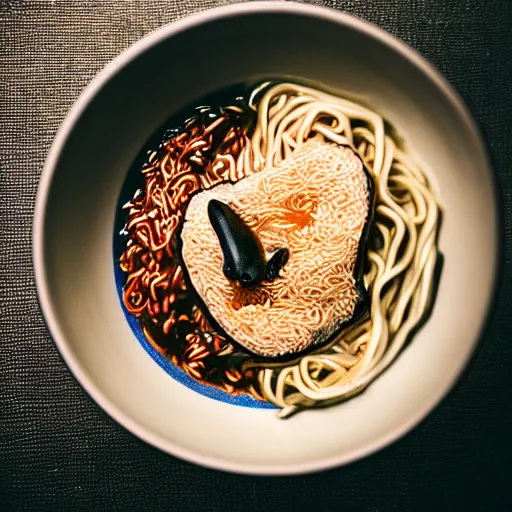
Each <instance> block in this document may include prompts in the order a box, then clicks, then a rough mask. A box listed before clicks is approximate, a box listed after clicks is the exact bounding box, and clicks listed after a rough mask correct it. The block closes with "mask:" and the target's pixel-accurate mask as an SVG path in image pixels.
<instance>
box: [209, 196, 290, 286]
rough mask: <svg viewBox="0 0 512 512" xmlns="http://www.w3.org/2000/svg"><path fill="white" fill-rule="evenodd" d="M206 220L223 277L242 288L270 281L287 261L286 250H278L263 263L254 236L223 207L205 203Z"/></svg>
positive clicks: (263, 257) (263, 260)
mask: <svg viewBox="0 0 512 512" xmlns="http://www.w3.org/2000/svg"><path fill="white" fill-rule="evenodd" d="M208 217H209V219H210V223H211V225H212V227H213V230H214V231H215V234H216V235H217V238H218V240H219V244H220V247H221V250H222V255H223V257H224V266H223V269H222V271H223V273H224V275H225V276H226V278H227V279H229V280H230V281H238V282H239V283H240V285H241V286H242V287H244V288H247V287H252V286H256V285H258V284H260V283H261V282H262V281H265V280H266V281H273V280H275V279H276V278H277V277H278V276H279V271H280V270H281V269H282V268H283V266H284V265H285V264H286V262H287V261H288V255H289V253H288V249H285V248H279V249H277V250H276V251H274V252H273V253H272V255H271V256H270V258H268V259H267V255H266V253H265V250H264V248H263V246H262V244H261V241H260V240H259V238H258V237H257V235H256V234H255V233H254V232H253V231H252V230H251V228H250V227H249V226H248V225H247V224H246V223H245V222H244V221H243V220H242V218H241V217H240V216H239V215H238V214H237V213H235V212H234V211H233V210H232V209H231V208H230V207H229V206H228V205H227V204H224V203H222V202H221V201H218V200H216V199H212V200H211V201H210V202H209V203H208Z"/></svg>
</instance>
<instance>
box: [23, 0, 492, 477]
mask: <svg viewBox="0 0 512 512" xmlns="http://www.w3.org/2000/svg"><path fill="white" fill-rule="evenodd" d="M262 12H282V13H285V14H286V13H290V14H297V15H304V16H309V17H315V18H319V19H323V20H325V21H331V22H333V23H336V24H339V25H344V26H349V27H350V28H351V29H353V30H357V31H359V32H361V33H364V34H365V35H366V36H368V37H370V38H373V39H376V40H378V41H379V42H380V43H382V44H383V45H386V46H388V47H389V48H391V49H393V50H394V51H395V52H397V53H399V54H400V55H401V56H402V57H404V58H405V59H407V60H409V61H410V62H412V63H413V64H414V65H415V66H416V67H417V68H418V69H420V70H421V72H422V73H423V74H424V75H425V77H426V78H427V79H428V80H430V81H431V82H433V83H434V84H435V85H436V86H437V87H438V88H439V89H441V90H442V91H443V93H444V94H445V95H446V97H447V98H448V99H449V101H450V103H451V104H452V105H453V107H454V108H455V109H456V110H457V111H458V112H459V114H460V116H461V118H462V119H463V120H464V122H465V123H466V125H467V126H468V128H469V129H470V132H471V136H472V138H473V140H474V144H475V145H477V146H479V148H480V150H481V151H482V154H483V155H485V158H486V161H487V163H488V166H489V168H491V169H492V166H491V162H490V159H489V156H488V152H487V149H486V147H485V144H484V143H483V137H482V135H481V133H480V130H479V128H478V126H477V124H476V122H475V121H474V119H473V117H472V115H471V114H470V112H469V109H468V108H467V107H466V105H465V103H464V102H463V100H462V99H461V97H460V96H459V94H458V93H457V92H456V91H455V89H454V88H453V87H452V86H451V84H450V83H449V82H448V81H447V80H446V79H445V78H444V77H443V76H442V75H441V74H440V73H439V72H438V71H437V70H436V69H435V67H434V66H433V65H431V64H430V63H429V62H428V61H427V60H426V59H425V58H423V57H422V56H421V55H420V54H419V53H417V52H416V51H415V50H413V49H412V48H410V47H409V46H407V45H406V44H405V43H404V42H402V41H400V40H398V39H397V38H395V37H394V36H393V35H391V34H389V33H387V32H385V31H384V30H383V29H381V28H379V27H378V26H376V25H374V24H372V23H370V22H368V21H365V20H362V19H360V18H357V17H355V16H353V15H349V14H346V13H343V12H340V11H335V10H333V9H330V8H326V7H319V6H313V5H308V4H301V3H296V2H283V1H278V2H272V3H269V2H265V1H256V2H250V3H248V4H231V5H227V6H221V7H215V8H213V9H209V10H206V11H202V12H199V13H196V14H192V15H190V16H188V17H186V18H183V19H181V20H178V21H175V22H173V23H171V24H168V25H165V26H163V27H161V28H159V29H157V30H156V31H154V32H152V33H150V34H148V35H147V36H145V37H144V38H143V39H141V40H140V41H138V42H136V43H135V44H133V45H132V46H131V47H129V48H128V49H127V50H125V51H124V52H123V53H121V54H120V55H119V56H118V57H116V58H115V59H114V60H112V61H111V62H110V63H109V64H107V65H106V66H105V67H104V68H103V69H102V70H101V71H100V72H99V73H98V74H97V75H96V76H95V78H94V79H93V80H92V81H91V82H90V84H89V85H88V86H87V87H86V88H85V89H84V91H83V92H82V93H81V95H80V96H79V98H78V99H77V101H76V102H75V103H74V105H73V106H72V108H71V109H70V111H69V113H68V114H67V116H66V118H65V119H64V121H63V122H62V124H61V126H60V128H59V130H58V132H57V135H56V136H55V139H54V142H53V144H52V146H51V148H50V150H49V153H48V155H47V158H46V161H45V164H44V166H43V170H42V173H41V178H40V181H39V185H38V191H37V196H36V203H35V211H34V222H33V227H32V239H33V250H32V258H33V266H34V274H35V282H36V288H37V293H38V298H39V303H40V306H41V310H42V312H43V316H44V318H45V321H46V324H47V326H48V329H49V331H50V334H51V336H52V338H53V340H54V342H55V345H56V346H57V349H58V351H59V352H60V355H61V356H62V358H63V359H64V361H65V363H66V365H67V366H68V367H69V369H70V370H71V372H72V374H73V375H74V377H75V378H76V379H77V381H78V382H79V384H80V385H81V386H82V387H83V388H84V389H85V391H86V392H87V393H88V394H89V395H90V397H91V398H93V400H94V401H95V402H96V403H97V404H98V405H99V406H100V407H101V408H102V409H103V410H104V411H105V412H107V413H108V415H109V416H110V417H111V418H113V419H114V420H115V421H116V422H117V423H119V424H120V425H121V426H123V427H124V428H126V429H127V430H128V431H130V432H131V433H133V434H134V435H136V436H137V437H139V438H140V439H142V440H143V441H145V442H147V443H148V444H150V445H152V446H154V447H156V448H159V449H160V450H162V451H164V452H167V453H169V454H170V455H173V456H176V457H178V458H181V459H183V460H186V461H188V462H192V463H195V464H198V465H201V466H204V467H209V468H212V469H217V470H221V471H227V472H234V473H244V474H252V475H269V476H270V475H273V476H278V475H297V474H305V473H313V472H318V471H323V470H327V469H330V468H333V467H337V466H341V465H346V464H349V463H351V462H354V461H356V460H359V459H361V458H363V457H366V456H368V455H371V454H373V453H375V452H377V451H379V450H380V449H383V448H385V447H386V446H388V445H390V444H391V443H393V442H395V441H397V440H398V439H400V438H401V437H403V436H404V435H405V434H406V433H407V432H409V431H410V430H412V429H413V428H414V427H415V426H417V425H418V423H420V422H421V421H422V420H423V419H424V418H425V417H426V416H427V415H428V414H429V413H430V412H431V411H432V410H433V409H434V408H435V407H436V406H437V405H438V404H439V403H440V402H441V400H442V399H443V398H444V397H445V396H446V395H447V393H448V392H449V391H450V390H451V389H452V388H453V386H454V385H455V383H456V382H457V380H458V379H459V377H460V376H461V375H462V373H463V371H456V372H454V373H453V374H452V375H451V376H450V378H449V379H448V380H447V384H446V385H445V387H444V389H442V390H440V391H439V392H438V393H437V394H436V395H435V396H432V397H431V400H429V401H428V402H426V403H424V404H423V407H422V408H421V409H419V410H418V412H417V414H416V415H414V416H413V417H411V418H410V419H409V421H407V422H405V423H403V424H402V425H401V427H400V428H397V429H395V430H394V431H393V432H391V433H389V434H388V435H385V436H381V437H380V438H378V439H375V440H374V442H373V443H371V444H368V445H367V446H366V447H365V448H364V449H358V450H353V451H352V452H349V453H346V454H343V455H338V456H333V457H330V458H326V459H323V460H321V461H318V462H313V463H306V464H301V465H297V464H294V465H288V464H283V465H273V466H269V465H249V464H236V463H230V462H226V461H220V460H218V459H215V458H210V457H205V456H202V455H201V454H199V453H194V452H192V451H189V450H183V449H182V448H180V447H179V446H176V445H173V444H172V443H169V441H167V440H165V439H163V438H161V437H160V436H157V435H155V434H154V433H152V432H150V431H149V430H147V429H145V428H143V427H142V426H141V425H139V424H138V423H137V422H136V421H134V420H133V419H132V418H130V417H128V416H127V415H125V414H124V413H123V412H122V411H121V410H120V409H118V408H117V407H116V406H115V404H113V403H111V402H110V401H109V400H107V399H106V398H105V397H104V396H103V395H102V393H101V392H100V390H98V389H97V388H96V386H95V385H94V383H93V382H91V380H90V379H89V377H88V375H87V374H86V372H85V371H84V370H83V368H82V366H81V365H80V362H79V361H78V360H77V359H76V358H75V357H74V355H73V353H72V352H71V351H70V350H69V348H68V346H67V343H66V340H65V337H64V335H63V332H62V330H61V328H60V326H59V321H58V315H57V313H56V311H55V308H54V305H53V302H52V298H51V296H50V293H49V288H48V283H47V274H46V268H45V255H44V247H45V236H44V222H45V214H46V207H47V200H48V195H49V191H50V186H51V181H52V178H53V174H54V172H55V169H56V167H57V164H58V161H59V156H60V153H61V151H62V149H63V147H64V146H65V144H66V141H67V139H68V136H69V134H70V133H71V131H72V130H73V128H74V126H75V124H76V123H77V121H78V120H79V119H80V117H81V115H82V113H83V112H84V111H85V110H86V108H87V107H88V105H89V104H90V102H91V101H92V99H93V98H94V96H95V95H96V93H97V92H98V91H99V90H100V89H101V88H102V87H103V85H104V84H105V83H107V82H108V81H109V80H110V78H111V77H112V76H113V75H115V74H116V73H118V72H119V71H120V70H121V69H122V68H123V67H124V66H125V65H127V63H129V62H130V61H131V60H132V59H134V58H135V57H137V56H138V55H140V54H142V53H143V52H145V51H146V50H148V49H149V48H151V47H152V46H153V45H155V44H157V43H158V42H160V41H162V40H164V39H165V38H168V37H171V36H173V35H175V34H178V33H180V32H183V31H186V30H187V29H189V28H192V27H195V26H198V25H200V24H203V23H207V22H209V21H213V20H216V19H219V18H223V17H224V18H225V17H235V16H238V15H244V14H251V13H255V14H256V13H262ZM496 182H497V178H496V175H495V173H493V188H494V195H495V197H496V203H495V204H494V205H493V208H494V210H495V211H494V219H495V224H496V231H497V234H498V236H497V240H498V242H497V247H496V255H497V261H496V262H495V272H494V277H493V282H494V287H493V293H492V300H491V304H490V306H489V310H488V314H487V317H486V318H484V319H483V321H482V324H481V327H480V332H479V334H481V332H482V329H483V327H484V326H485V325H486V324H487V323H488V321H489V317H490V312H491V308H492V305H493V304H494V300H495V297H496V290H497V277H498V275H499V269H500V268H501V261H502V256H501V254H502V250H501V249H502V247H501V236H500V233H501V223H500V219H501V215H500V211H501V208H500V204H501V201H500V199H499V197H500V196H499V194H498V193H497V186H496ZM480 337H481V336H478V337H477V338H476V340H475V343H474V346H473V350H472V351H471V354H470V355H469V356H468V358H467V360H466V361H464V365H463V367H464V368H465V367H466V366H467V364H468V361H469V360H470V359H471V357H472V355H473V354H474V352H475V349H476V347H477V345H478V340H479V338H480Z"/></svg>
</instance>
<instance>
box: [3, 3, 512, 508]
mask: <svg viewBox="0 0 512 512" xmlns="http://www.w3.org/2000/svg"><path fill="white" fill-rule="evenodd" d="M219 3H220V2H215V1H211V0H184V1H178V0H140V1H138V0H115V1H114V0H96V1H92V0H83V1H76V0H0V510H91V509H95V510H113V509H123V510H160V509H162V510H179V511H181V510H184V511H187V510H190V511H197V510H202V511H210V510H211V511H215V510H226V509H227V510H244V511H245V510H296V509H298V508H300V507H302V508H303V509H305V510H321V511H330V510H335V511H340V510H341V511H345V510H348V511H351V510H355V511H359V510H363V511H364V510H368V511H385V510H398V511H403V510H435V509H437V510H503V511H505V510H512V489H511V484H512V440H511V432H512V371H511V369H512V343H511V341H512V319H511V316H510V314H509V313H510V311H511V309H512V128H511V125H512V59H511V58H510V54H511V51H512V1H511V0H333V1H325V2H316V3H319V4H323V5H329V6H331V7H336V8H339V9H343V10H345V11H347V12H349V13H352V14H356V15H358V16H360V17H362V18H364V19H367V20H370V21H372V22H374V23H376V24H378V25H379V26H381V27H382V28H384V29H386V30H388V31H389V32H391V33H393V34H394V35H396V36H398V37H399V38H401V39H402V40H404V41H405V42H407V43H408V44H410V45H411V46H413V47H414V48H416V49H417V50H418V51H419V52H420V53H422V54H423V55H424V56H425V57H427V58H428V59H429V60H430V61H431V62H432V63H434V64H435V65H436V66H437V67H438V68H439V69H440V70H441V72H443V73H444V75H445V76H446V77H447V78H448V79H449V80H450V81H451V82H452V83H453V84H454V85H455V87H456V88H457V89H458V90H459V91H460V93H461V95H462V96H463V98H464V99H465V101H466V102H467V104H468V105H469V107H470V109H471V110H472V112H473V114H474V116H475V117H476V119H477V121H478V122H479V124H480V126H481V128H482V131H483V133H484V136H485V137H486V140H487V142H488V146H489V149H490V153H491V156H492V159H493V163H494V166H495V169H496V171H497V173H498V175H499V178H500V188H501V191H502V198H503V211H504V218H505V220H504V232H505V241H504V264H503V272H502V279H501V282H502V285H501V289H500V295H499V299H498V301H497V304H496V308H495V312H494V314H493V315H492V318H491V320H490V323H489V328H488V329H487V331H486V334H485V336H484V339H483V340H482V344H481V346H480V350H479V352H478V354H477V356H475V358H474V360H473V362H472V364H471V366H470V368H469V369H468V371H467V372H466V373H465V375H464V376H463V378H462V379H461V381H460V382H459V384H458V385H457V387H456V388H455V390H454V391H452V392H451V393H450V395H449V396H448V397H447V398H446V399H445V400H444V401H443V403H442V404H441V405H440V406H439V407H438V408H437V409H436V410H435V411H434V412H433V413H432V414H431V415H430V416H429V417H428V418H427V419H426V420H425V421H424V422H423V423H421V425H420V426H419V427H417V428H416V429H415V430H413V431H412V432H411V433H410V434H408V435H407V436H406V437H405V438H404V439H402V440H400V441H399V442H398V443H395V444H394V445H392V446H391V447H389V448H387V449H385V450H383V451H381V452H379V453H378V454H376V455H374V456H372V457H369V458H367V459H365V460H363V461H360V462H357V463H355V464H352V465H350V466H348V467H345V468H338V469H334V470H330V471H327V472H323V473H320V474H316V475H308V476H299V477H293V478H256V477H248V476H239V475H230V474H224V473H220V472H216V471H211V470H207V469H204V468H200V467H196V466H194V465H191V464H188V463H185V462H182V461H180V460H177V459H175V458H173V457H170V456H168V455H166V454H164V453H162V452H160V451H158V450H156V449H154V448H152V447H150V446H147V445H146V444H144V443H143V442H141V441H139V440H138V439H137V438H135V437H134V436H133V435H131V434H130V433H129V432H127V431H126V430H124V429H123V428H121V427H120V426H119V425H118V424H117V423H115V422H114V421H113V420H112V419H110V418H109V417H108V416H107V415H106V414H105V413H103V412H102V410H100V409H99V407H98V406H97V405H96V404H95V403H94V402H92V400H91V399H90V398H89V397H88V396H87V395H86V393H85V392H84V391H83V390H82V388H81V387H80V386H79V384H78V383H77V382H76V381H75V380H74V378H73V377H72V376H71V374H70V372H69V370H68V369H67V367H66V366H65V364H64V362H63V361H62V360H61V358H60V356H59V355H58V353H57V350H56V348H55V346H54V345H53V342H52V341H51V338H50V336H49V334H48V331H47V329H46V327H45V323H44V321H43V318H42V315H41V313H40V311H39V308H38V303H37V298H36V289H35V285H34V280H33V273H32V265H31V225H32V215H33V206H34V198H35V193H36V189H37V183H38V179H39V176H40V172H41V167H42V164H43V161H44V158H45V156H46V153H47V151H48V149H49V146H50V144H51V142H52V139H53V136H54V135H55V132H56V130H57V128H58V126H59V124H60V123H61V122H62V120H63V118H64V116H65V115H66V113H67V111H68V109H69V108H70V107H71V105H72V104H73V102H74V101H75V99H76V98H77V97H78V95H79V94H80V92H81V91H82V89H83V88H84V86H85V85H86V84H87V83H88V82H89V81H90V80H91V78H92V77H93V76H94V75H95V74H96V73H97V72H98V71H99V70H100V69H101V68H102V67H103V66H104V65H105V64H106V63H107V62H108V61H109V60H111V59H112V58H113V57H115V56H116V55H117V54H118V53H119V52H120V51H122V50H124V49H125V48H127V47H128V46H129V45H130V44H132V43H133V42H135V41H137V40H138V39H140V38H141V37H142V36H144V35H145V34H147V33H148V32H150V31H152V30H154V29H156V28H158V27H160V26H162V25H163V24H165V23H168V22H171V21H173V20H176V19H177V18H180V17H183V16H185V15H187V14H189V13H192V12H195V11H198V10H201V9H205V8H209V7H212V6H214V5H218V4H219ZM222 3H227V2H222ZM340 435H343V429H342V427H340Z"/></svg>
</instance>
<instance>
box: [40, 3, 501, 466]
mask: <svg viewBox="0 0 512 512" xmlns="http://www.w3.org/2000/svg"><path fill="white" fill-rule="evenodd" d="M265 77H281V78H286V77H289V78H296V79H297V80H300V81H302V82H306V83H311V84H315V85H317V86H320V87H322V88H326V89H328V90H331V91H338V92H339V93H340V94H346V95H348V96H350V97H352V98H355V99H358V100H360V101H362V102H364V103H365V104H367V105H369V106H371V107H373V108H375V109H376V110H378V111H379V112H380V113H381V114H383V115H384V116H385V117H387V118H388V119H389V120H390V121H391V122H392V123H393V124H394V125H395V127H396V128H397V129H398V131H399V132H400V134H401V135H402V136H403V138H404V139H405V142H406V145H407V147H408V148H409V150H410V152H411V153H413V155H414V156H415V157H416V158H417V159H418V160H419V161H420V162H421V164H422V165H423V166H424V168H425V169H426V170H427V172H428V173H429V174H431V175H432V176H435V178H436V180H437V182H438V185H439V191H440V195H441V198H442V202H443V205H444V207H445V216H444V219H443V226H442V231H441V238H440V248H441V251H442V252H443V254H444V256H445V264H444V269H443V275H442V279H441V283H440V287H439V293H438V297H437V302H436V305H435V308H434V311H433V314H432V316H431V318H430V321H429V322H428V324H427V325H426V326H425V327H424V328H423V329H422V330H421V331H420V333H419V334H418V335H417V336H416V337H415V339H414V341H413V343H412V344H411V345H410V346H409V347H408V348H407V349H406V350H405V351H404V353H403V354H402V355H401V356H400V357H399V359H398V360H397V362H396V363H395V364H394V365H393V367H392V369H391V370H390V371H388V372H386V373H385V374H384V375H383V376H382V377H381V378H380V379H379V380H378V381H377V382H375V383H374V384H373V385H372V386H371V387H370V388H369V389H368V390H367V391H366V392H365V393H364V394H363V395H361V396H360V397H358V398H356V399H354V400H351V401H349V402H347V403H346V404H343V405H340V406H336V407H332V408H329V409H325V410H316V411H311V412H305V413H301V414H300V415H298V416H296V417H294V418H293V419H291V420H289V421H286V422H282V421H279V420H277V419H276V418H275V415H274V412H273V411H268V410H254V409H246V408H240V407H235V406H231V405H228V404H223V403H220V402H217V401H214V400H211V399H208V398H205V397H203V396H200V395H199V394H197V393H194V392H193V391H191V390H189V389H188V388H186V387H184V386H182V385H181V384H179V383H178V382H176V381H174V380H173V379H172V378H171V377H169V376H168V375H167V374H166V373H165V372H164V371H163V370H161V369H160V368H159V367H158V366H157V365H156V364H155V363H154V361H152V360H151V358H150V357H149V356H148V355H147V354H146V353H145V351H144V350H143V349H142V348H141V346H140V345H139V343H138V342H137V340H136V339H135V337H134V336H133V334H132V332H131V331H130V328H129V326H128V324H127V322H126V319H125V318H124V316H123V313H122V311H121V308H120V306H119V301H118V297H117V294H116V289H115V282H114V273H113V266H112V229H113V222H114V214H115V205H116V199H117V197H118V194H119V190H120V188H121V185H122V183H123V179H124V177H125V174H126V171H127V169H128V167H129V166H130V164H131V163H132V161H133V158H134V157H135V155H136V154H137V153H138V151H139V150H140V148H141V146H142V145H143V144H144V142H145V141H146V140H147V138H148V137H149V135H150V134H152V133H153V132H154V130H155V129H156V128H157V127H158V126H159V125H161V123H162V122H163V121H164V120H165V119H166V118H168V117H169V116H170V115H172V114H173V112H176V111H177V110H179V109H180V108H181V107H182V106H183V105H184V104H186V103H189V102H191V101H192V100H194V99H195V98H198V99H199V98H201V96H203V95H205V94H206V93H208V92H211V91H214V90H216V89H219V88H221V87H224V86H227V85H231V84H233V83H239V82H245V81H254V80H257V79H260V78H265ZM459 115H460V114H459V112H458V111H457V110H456V109H455V108H454V107H453V106H452V104H451V103H450V102H449V101H447V100H446V98H445V97H444V96H443V94H442V93H441V92H440V91H439V90H438V89H437V86H436V85H435V84H434V83H433V82H432V81H431V80H430V79H429V78H428V77H426V75H424V74H423V72H422V71H420V70H419V69H417V68H416V67H414V66H413V65H412V64H411V63H410V62H409V61H408V60H406V58H405V57H403V56H402V55H400V54H399V53H396V52H395V51H394V50H392V49H391V48H390V47H388V46H386V45H384V44H382V43H381V42H379V41H378V40H377V39H374V38H370V37H368V36H367V35H365V34H363V33H362V32H360V31H359V30H357V29H354V28H350V27H348V26H345V27H343V26H340V25H339V24H336V23H334V22H332V21H328V20H321V19H316V18H312V17H305V16H302V15H292V14H290V13H287V14H282V13H278V12H274V13H270V12H267V13H265V12H262V13H260V14H251V15H240V16H233V17H230V18H226V19H223V20H213V21H211V22H209V23H205V24H202V25H201V26H200V27H195V28H191V29H190V30H188V31H185V32H183V33H180V34H176V35H174V36H173V37H172V38H170V39H167V40H163V41H161V42H160V43H158V44H157V45H156V46H154V47H153V48H151V49H150V50H147V51H145V52H143V53H142V54H140V55H139V56H138V57H137V58H135V59H134V60H133V61H132V62H129V63H127V64H126V65H125V66H124V67H122V69H120V70H119V71H118V72H116V73H115V74H114V76H112V77H111V79H110V81H109V82H108V83H107V84H106V85H105V87H103V88H102V89H101V90H100V91H99V93H98V95H97V96H96V97H95V98H94V100H93V101H92V102H91V103H90V104H89V105H88V106H87V108H86V109H85V111H84V112H83V113H82V115H81V117H80V119H79V121H78V123H77V124H76V126H75V128H74V129H73V131H72V132H71V133H70V135H69V137H68V139H67V142H66V144H65V146H64V149H63V151H62V154H61V157H60V159H59V161H58V164H57V168H56V171H55V176H54V181H53V183H52V186H51V189H50V193H49V198H48V208H47V218H46V222H45V227H44V229H45V233H44V235H45V262H46V267H47V272H48V283H49V287H50V288H49V292H50V296H51V297H52V299H51V300H52V307H53V308H54V311H55V312H56V317H57V320H58V322H59V323H60V327H61V330H62V333H63V335H64V337H65V339H66V342H65V343H66V349H67V353H68V358H67V359H68V362H69V363H71V365H72V366H73V365H76V367H77V368H78V369H79V370H80V371H81V373H82V374H83V375H85V377H86V380H85V381H84V384H85V385H86V387H87V388H88V390H89V391H90V392H91V393H92V395H93V396H95V397H98V396H99V395H102V396H103V397H104V401H103V403H104V405H105V407H106V408H107V410H110V412H111V413H112V414H113V415H114V417H116V418H117V419H118V420H120V421H121V422H124V424H125V425H129V426H130V427H131V428H132V429H133V430H134V431H136V433H138V434H139V435H141V436H142V437H143V438H144V439H146V440H148V441H150V442H152V443H154V444H156V445H157V446H159V447H161V448H164V449H167V450H169V451H171V452H173V453H175V454H178V455H181V456H184V457H187V458H191V459H193V460H196V461H198V462H204V463H207V464H214V465H216V466H217V467H231V468H233V467H237V468H242V469H247V470H253V471H258V470H261V471H266V470H268V468H269V467H273V468H278V467H280V468H285V469H286V468H288V469H291V468H294V467H297V465H301V464H302V465H314V464H316V463H321V461H325V460H327V459H331V458H336V459H338V460H343V458H344V457H345V458H346V459H349V458H351V457H353V456H355V454H357V453H359V452H361V451H364V450H365V449H367V448H368V446H369V445H374V444H378V442H379V440H383V439H388V438H391V437H393V436H394V435H395V434H396V433H397V432H399V431H401V430H402V429H403V428H405V426H406V425H409V424H410V423H411V422H412V421H414V420H417V419H419V418H420V417H421V416H422V415H423V414H424V413H425V412H426V411H427V410H428V408H429V407H430V406H431V405H433V403H434V402H435V401H437V400H438V399H439V398H440V397H441V396H442V394H444V393H445V392H446V390H447V388H448V387H449V386H450V384H451V383H452V381H453V379H454V378H455V377H456V375H457V374H458V373H459V371H460V369H461V367H462V366H463V365H464V364H465V362H466V360H467V357H468V356H469V355H470V353H471V350H472V348H473V346H474V343H475V341H476V337H477V335H478V330H479V328H480V324H481V320H482V318H483V316H484V314H485V312H486V308H487V303H488V300H489V297H490V293H491V288H492V280H493V276H494V270H495V254H494V252H495V247H496V225H495V224H496V219H495V209H494V205H493V201H494V196H493V189H492V183H491V180H490V176H489V172H488V168H487V164H486V161H485V157H484V154H483V150H482V147H481V146H480V144H479V143H478V141H475V139H474V134H473V132H472V131H471V129H470V128H469V127H468V126H466V125H465V124H464V123H463V122H462V121H461V118H460V116H459ZM476 290H478V292H477V293H476V292H475V291H476ZM390 398H391V399H390ZM126 418H130V419H131V421H129V420H126ZM214 460H215V461H216V462H213V461H214Z"/></svg>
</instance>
